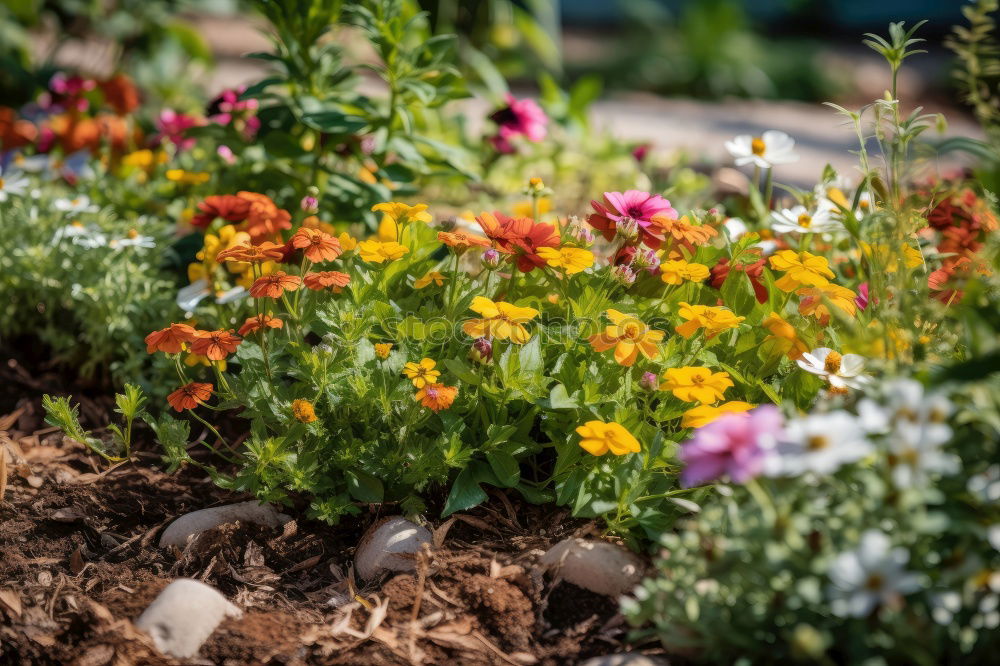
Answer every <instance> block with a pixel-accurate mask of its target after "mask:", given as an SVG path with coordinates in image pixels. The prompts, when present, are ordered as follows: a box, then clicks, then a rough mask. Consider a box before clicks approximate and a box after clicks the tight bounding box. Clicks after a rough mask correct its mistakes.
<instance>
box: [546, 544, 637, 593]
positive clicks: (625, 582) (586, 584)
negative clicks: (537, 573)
mask: <svg viewBox="0 0 1000 666" xmlns="http://www.w3.org/2000/svg"><path fill="white" fill-rule="evenodd" d="M540 563H541V565H542V566H543V567H544V568H545V569H547V570H549V571H551V572H553V573H555V574H556V575H557V576H559V577H560V578H562V579H563V580H565V581H566V582H568V583H572V584H574V585H577V586H579V587H582V588H584V589H586V590H590V591H591V592H596V593H598V594H605V595H607V596H609V597H617V596H619V595H621V594H624V593H626V592H628V591H629V590H631V589H632V588H633V587H635V586H636V585H637V584H638V583H639V581H640V580H641V579H642V561H641V560H640V559H639V558H638V557H636V556H635V555H633V554H632V553H630V552H629V551H627V550H625V549H624V548H622V547H621V546H616V545H614V544H611V543H608V542H607V541H596V540H590V539H564V540H563V541H560V542H559V543H557V544H556V545H554V546H552V548H550V549H549V550H548V552H546V553H545V554H544V555H542V558H541V560H540Z"/></svg>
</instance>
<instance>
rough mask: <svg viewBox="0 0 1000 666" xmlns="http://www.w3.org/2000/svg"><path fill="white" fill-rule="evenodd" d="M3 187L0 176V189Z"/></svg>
mask: <svg viewBox="0 0 1000 666" xmlns="http://www.w3.org/2000/svg"><path fill="white" fill-rule="evenodd" d="M2 189H3V178H0V190H2Z"/></svg>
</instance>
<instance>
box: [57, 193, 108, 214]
mask: <svg viewBox="0 0 1000 666" xmlns="http://www.w3.org/2000/svg"><path fill="white" fill-rule="evenodd" d="M52 205H53V206H55V209H56V210H58V211H62V212H63V213H72V214H76V213H96V212H97V211H99V210H100V208H99V207H98V206H95V205H92V204H91V203H90V197H88V196H87V195H86V194H81V195H79V196H77V197H73V198H72V199H56V200H55V201H53V202H52Z"/></svg>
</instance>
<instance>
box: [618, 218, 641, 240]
mask: <svg viewBox="0 0 1000 666" xmlns="http://www.w3.org/2000/svg"><path fill="white" fill-rule="evenodd" d="M615 233H616V234H617V236H618V237H619V238H621V239H622V240H623V241H625V242H626V243H634V242H635V241H636V240H637V239H638V238H639V223H638V222H636V221H635V220H634V219H632V218H631V217H623V218H621V219H620V220H618V224H616V225H615Z"/></svg>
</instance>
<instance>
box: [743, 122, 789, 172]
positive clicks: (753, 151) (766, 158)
mask: <svg viewBox="0 0 1000 666" xmlns="http://www.w3.org/2000/svg"><path fill="white" fill-rule="evenodd" d="M794 148H795V140H794V139H792V137H790V136H788V135H787V134H785V133H784V132H779V131H778V130H768V131H766V132H764V133H763V134H762V135H760V136H758V137H754V136H750V135H749V134H741V135H740V136H738V137H736V138H734V139H733V140H732V141H726V150H728V151H729V154H730V155H732V156H733V157H734V158H735V161H736V166H744V165H746V164H753V165H754V166H757V167H760V168H762V169H770V168H771V167H772V166H774V165H775V164H790V163H792V162H798V160H799V156H798V155H796V154H795V153H794V152H792V151H793V150H794Z"/></svg>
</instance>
